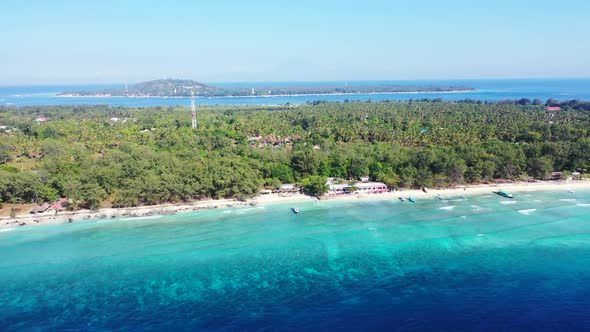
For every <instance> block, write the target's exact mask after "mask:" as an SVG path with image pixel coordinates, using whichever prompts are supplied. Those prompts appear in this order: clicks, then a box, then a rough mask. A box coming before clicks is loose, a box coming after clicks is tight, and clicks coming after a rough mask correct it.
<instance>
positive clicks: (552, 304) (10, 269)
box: [0, 192, 590, 331]
mask: <svg viewBox="0 0 590 332" xmlns="http://www.w3.org/2000/svg"><path fill="white" fill-rule="evenodd" d="M515 194H516V197H515V198H514V199H513V200H509V199H505V198H502V197H499V196H497V195H483V196H477V197H468V198H465V199H462V198H452V197H449V198H448V200H445V201H436V200H432V199H423V200H418V202H416V203H409V202H405V203H402V202H398V201H356V202H334V201H320V202H319V203H317V204H311V203H310V204H301V205H299V208H300V209H301V213H300V214H299V215H294V214H292V213H291V212H290V210H289V208H290V206H286V205H274V206H265V207H249V208H235V209H219V210H208V211H197V212H191V213H186V214H178V215H172V216H154V217H149V218H135V219H112V220H98V221H89V222H83V223H75V224H69V225H55V226H38V227H24V228H20V229H16V230H10V231H3V232H0V257H1V259H0V285H1V286H0V330H9V331H28V330H35V331H88V330H101V331H106V330H117V331H128V330H141V331H149V330H153V331H196V330H206V331H243V330H256V331H310V330H311V331H318V330H319V331H340V330H342V331H345V330H346V331H370V330H374V331H379V330H380V331H432V330H434V331H465V330H469V331H473V330H477V331H583V330H586V331H587V330H588V329H589V328H590V192H575V193H568V192H555V193H534V194H524V193H522V194H520V193H515Z"/></svg>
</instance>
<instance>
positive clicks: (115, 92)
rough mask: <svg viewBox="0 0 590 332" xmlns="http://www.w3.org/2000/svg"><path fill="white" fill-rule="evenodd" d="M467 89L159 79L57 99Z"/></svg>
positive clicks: (459, 88)
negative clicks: (244, 84) (218, 83)
mask: <svg viewBox="0 0 590 332" xmlns="http://www.w3.org/2000/svg"><path fill="white" fill-rule="evenodd" d="M473 90H474V89H473V88H471V87H467V86H452V85H390V84H382V85H369V84H367V85H346V86H285V87H281V86H272V87H271V86H269V87H260V86H257V87H217V86H213V85H209V84H205V83H202V82H198V81H194V80H181V79H161V80H153V81H147V82H141V83H138V84H134V85H132V86H129V87H126V88H121V89H105V90H100V91H64V92H61V93H59V94H58V95H59V96H70V97H83V96H92V97H97V96H108V97H188V96H191V95H192V94H194V95H195V96H197V97H247V96H295V95H334V94H368V93H428V92H456V91H473Z"/></svg>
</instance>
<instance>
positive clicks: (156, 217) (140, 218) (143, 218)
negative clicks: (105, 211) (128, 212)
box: [119, 215, 163, 220]
mask: <svg viewBox="0 0 590 332" xmlns="http://www.w3.org/2000/svg"><path fill="white" fill-rule="evenodd" d="M162 217H163V216H161V215H157V216H143V217H130V218H121V219H119V220H148V219H159V218H162Z"/></svg>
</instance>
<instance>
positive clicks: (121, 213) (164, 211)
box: [0, 180, 590, 230]
mask: <svg viewBox="0 0 590 332" xmlns="http://www.w3.org/2000/svg"><path fill="white" fill-rule="evenodd" d="M499 189H504V190H507V191H510V192H513V193H526V192H547V191H571V190H574V191H575V190H590V181H589V180H580V181H574V182H565V181H559V182H557V181H556V182H548V181H541V182H514V183H505V184H484V185H465V186H457V187H454V188H446V189H429V190H428V192H423V191H422V190H418V189H410V190H398V191H393V192H387V193H370V194H369V193H367V194H348V195H338V196H330V195H325V196H322V197H320V198H319V199H318V198H316V197H313V196H307V195H304V194H291V195H285V194H268V195H259V196H256V197H253V198H250V199H248V200H246V201H238V200H236V199H219V200H203V201H194V202H185V203H167V204H161V205H148V206H139V207H130V208H101V209H98V210H96V211H92V210H78V211H75V212H71V211H62V212H59V213H57V214H56V213H55V211H51V212H44V213H39V214H23V215H17V216H16V217H14V218H12V217H0V230H7V229H13V228H19V227H22V226H35V225H56V224H68V223H78V222H81V221H86V220H98V219H115V218H140V217H149V216H158V215H170V214H177V213H188V212H194V211H198V210H208V209H217V208H236V207H247V206H266V205H278V204H288V203H293V204H296V203H306V202H314V201H320V202H321V201H371V200H397V199H398V197H404V198H405V197H414V198H416V199H424V198H430V199H436V197H437V196H438V195H440V196H442V197H453V196H476V195H486V194H491V193H493V192H494V191H497V190H499ZM516 196H518V195H516Z"/></svg>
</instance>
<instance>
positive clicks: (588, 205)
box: [576, 203, 590, 207]
mask: <svg viewBox="0 0 590 332" xmlns="http://www.w3.org/2000/svg"><path fill="white" fill-rule="evenodd" d="M576 206H581V207H590V204H587V203H580V204H576Z"/></svg>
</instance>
